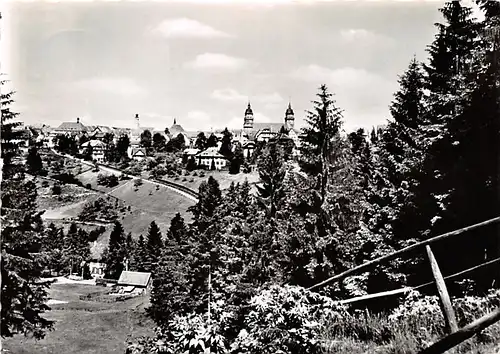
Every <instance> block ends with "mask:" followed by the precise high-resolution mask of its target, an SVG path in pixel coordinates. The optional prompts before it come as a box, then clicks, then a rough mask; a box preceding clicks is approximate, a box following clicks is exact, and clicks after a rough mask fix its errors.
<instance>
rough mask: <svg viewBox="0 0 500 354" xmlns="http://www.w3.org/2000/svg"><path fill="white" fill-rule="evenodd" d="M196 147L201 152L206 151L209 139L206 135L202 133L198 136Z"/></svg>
mask: <svg viewBox="0 0 500 354" xmlns="http://www.w3.org/2000/svg"><path fill="white" fill-rule="evenodd" d="M194 147H195V148H197V149H199V150H205V149H206V148H207V137H206V136H205V133H203V132H200V133H199V134H198V136H197V137H196V142H195V143H194Z"/></svg>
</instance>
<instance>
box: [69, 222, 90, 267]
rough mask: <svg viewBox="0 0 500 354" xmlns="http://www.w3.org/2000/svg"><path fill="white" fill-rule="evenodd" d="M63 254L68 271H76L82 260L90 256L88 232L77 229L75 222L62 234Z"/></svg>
mask: <svg viewBox="0 0 500 354" xmlns="http://www.w3.org/2000/svg"><path fill="white" fill-rule="evenodd" d="M64 256H65V259H66V263H67V265H68V266H69V267H70V273H72V272H78V271H79V267H80V264H81V262H82V261H87V260H88V258H89V257H90V247H89V243H88V234H87V233H86V232H85V231H84V230H82V229H78V227H77V226H76V224H75V223H72V224H71V225H70V227H69V230H68V233H67V234H66V235H65V236H64Z"/></svg>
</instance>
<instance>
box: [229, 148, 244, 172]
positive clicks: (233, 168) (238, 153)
mask: <svg viewBox="0 0 500 354" xmlns="http://www.w3.org/2000/svg"><path fill="white" fill-rule="evenodd" d="M243 161H244V157H243V149H242V148H241V145H240V144H236V147H235V148H234V154H233V156H232V158H231V162H230V165H229V173H230V174H232V175H236V174H238V173H240V167H241V165H242V164H243Z"/></svg>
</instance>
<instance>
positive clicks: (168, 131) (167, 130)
mask: <svg viewBox="0 0 500 354" xmlns="http://www.w3.org/2000/svg"><path fill="white" fill-rule="evenodd" d="M163 132H164V133H165V135H167V136H169V135H170V129H168V128H165V130H164V131H163Z"/></svg>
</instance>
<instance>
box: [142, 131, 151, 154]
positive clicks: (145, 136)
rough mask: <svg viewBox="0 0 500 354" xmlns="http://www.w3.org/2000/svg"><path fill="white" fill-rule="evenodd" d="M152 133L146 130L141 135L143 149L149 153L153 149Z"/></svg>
mask: <svg viewBox="0 0 500 354" xmlns="http://www.w3.org/2000/svg"><path fill="white" fill-rule="evenodd" d="M152 139H153V138H152V136H151V132H150V131H149V130H145V131H143V132H142V133H141V142H140V145H141V147H143V148H145V149H146V151H149V149H151V146H152V143H153V140H152Z"/></svg>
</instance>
